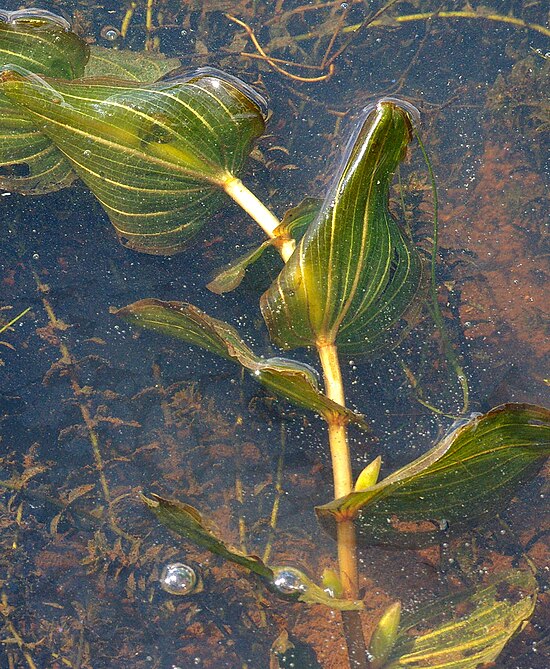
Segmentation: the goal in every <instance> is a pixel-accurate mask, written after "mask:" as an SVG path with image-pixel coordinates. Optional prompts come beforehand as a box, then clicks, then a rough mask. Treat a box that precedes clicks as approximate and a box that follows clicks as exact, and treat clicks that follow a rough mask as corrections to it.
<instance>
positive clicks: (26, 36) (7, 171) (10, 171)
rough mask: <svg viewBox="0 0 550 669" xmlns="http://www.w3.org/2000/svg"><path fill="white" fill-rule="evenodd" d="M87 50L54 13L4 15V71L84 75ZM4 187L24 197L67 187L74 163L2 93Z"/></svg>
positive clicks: (0, 34) (0, 17) (0, 19)
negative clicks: (8, 67) (10, 69)
mask: <svg viewBox="0 0 550 669" xmlns="http://www.w3.org/2000/svg"><path fill="white" fill-rule="evenodd" d="M87 59H88V46H87V45H86V43H85V42H84V41H83V40H82V39H80V37H78V36H77V35H75V34H74V33H72V32H70V27H69V24H68V23H67V22H66V21H65V20H64V19H61V18H60V17H58V16H56V15H55V14H51V13H50V12H45V11H43V10H37V9H28V10H21V11H17V12H4V11H2V12H1V13H0V70H2V69H4V68H5V67H6V66H8V65H9V66H10V67H16V68H24V69H26V70H30V71H31V72H34V73H36V74H42V75H45V76H51V77H61V78H65V79H73V78H76V77H80V76H82V74H83V73H84V66H85V64H86V61H87ZM0 117H1V118H2V124H1V126H0V188H2V189H4V190H12V191H15V192H18V193H23V194H25V195H29V194H41V193H48V192H51V191H55V190H59V189H60V188H64V187H65V186H68V185H69V184H70V183H71V182H72V181H73V180H74V179H75V177H76V175H75V173H74V172H73V170H72V167H71V165H70V163H69V162H68V161H67V160H66V159H65V157H64V156H63V154H62V153H61V152H60V151H59V150H58V149H57V148H56V147H55V145H54V144H52V142H51V140H50V139H49V138H48V137H47V136H46V135H44V134H42V132H41V131H40V129H39V128H38V127H37V125H36V124H35V122H34V121H33V120H32V119H30V118H29V116H28V115H27V114H26V113H25V112H24V111H23V110H21V109H20V108H18V107H16V106H14V105H13V104H12V102H11V101H9V100H8V99H7V98H6V97H5V96H4V95H3V93H2V92H1V91H0Z"/></svg>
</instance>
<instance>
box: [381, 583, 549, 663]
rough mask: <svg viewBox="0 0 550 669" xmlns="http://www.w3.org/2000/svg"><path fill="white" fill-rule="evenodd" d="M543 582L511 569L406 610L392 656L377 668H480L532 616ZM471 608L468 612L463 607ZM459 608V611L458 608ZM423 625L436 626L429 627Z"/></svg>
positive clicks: (491, 659)
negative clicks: (410, 611)
mask: <svg viewBox="0 0 550 669" xmlns="http://www.w3.org/2000/svg"><path fill="white" fill-rule="evenodd" d="M536 599H537V584H536V581H535V579H534V577H533V575H532V574H531V573H530V572H527V571H519V570H509V571H506V572H504V573H502V574H499V575H497V576H495V577H493V578H492V579H491V580H490V581H489V583H488V584H486V585H484V586H481V587H479V588H477V589H475V590H472V591H470V592H468V593H462V594H459V595H454V596H450V597H445V598H442V599H439V600H437V601H435V602H434V603H432V604H429V605H428V606H426V607H423V608H422V609H420V610H419V611H417V612H416V613H414V614H412V615H408V616H405V617H404V619H403V621H402V625H401V628H400V630H399V632H398V634H397V638H396V640H395V643H394V644H393V647H392V649H391V651H390V653H389V655H388V657H387V658H386V660H382V661H380V660H378V661H377V658H376V657H375V658H374V661H373V662H372V667H373V669H398V668H399V667H403V668H404V667H407V668H409V669H429V668H430V667H445V668H446V669H477V668H478V667H481V666H485V665H486V664H488V663H490V662H493V661H494V660H496V658H497V657H498V656H499V654H500V652H501V651H502V649H503V647H504V646H505V644H506V643H507V642H508V641H509V640H510V638H511V637H512V636H513V635H514V634H515V633H516V631H518V630H521V628H522V627H523V625H524V624H525V623H526V621H528V620H529V618H530V617H531V615H532V613H533V610H534V608H535V604H536ZM465 609H466V610H467V611H468V612H467V613H466V614H464V613H462V614H460V613H458V611H462V612H463V611H464V610H465ZM453 612H454V613H455V616H454V617H453V616H452V614H453ZM419 628H420V629H421V630H426V629H427V630H430V631H427V632H425V633H422V632H420V633H419Z"/></svg>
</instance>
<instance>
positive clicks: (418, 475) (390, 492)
mask: <svg viewBox="0 0 550 669" xmlns="http://www.w3.org/2000/svg"><path fill="white" fill-rule="evenodd" d="M549 454H550V411H549V410H547V409H544V408H541V407H537V406H534V405H530V404H505V405H503V406H500V407H497V408H496V409H493V410H492V411H489V413H486V414H484V415H477V416H475V417H474V418H473V419H471V420H470V421H469V422H467V423H466V424H463V425H461V426H459V427H457V428H456V429H455V430H454V431H452V432H451V433H450V434H448V435H447V436H446V437H444V438H443V440H442V441H441V442H440V443H439V444H437V445H436V446H435V447H434V448H432V449H431V450H430V451H428V452H427V453H425V454H424V455H422V456H421V457H420V458H418V459H417V460H414V461H413V462H411V463H410V464H408V465H406V466H405V467H402V468H401V469H399V470H398V471H396V472H395V473H393V474H391V475H390V476H388V477H387V478H385V479H383V480H382V481H380V482H379V483H377V484H376V485H374V486H372V487H370V488H368V489H367V490H363V491H361V492H352V493H350V494H349V495H346V496H345V497H342V498H340V499H337V500H335V501H333V502H330V503H329V504H325V505H324V506H321V507H317V509H316V512H317V515H318V518H319V519H320V520H321V522H322V524H323V525H324V526H325V527H327V528H328V529H329V530H330V531H331V532H333V533H334V527H333V525H334V522H335V521H338V520H340V519H343V518H354V519H355V526H356V530H357V533H358V537H359V538H360V541H361V543H363V544H367V545H371V544H373V543H374V544H376V543H379V544H390V545H407V544H413V545H414V544H419V543H427V542H429V541H434V540H441V539H442V537H444V536H446V533H447V529H449V530H450V531H453V530H454V529H459V530H460V529H463V528H464V526H466V525H471V524H473V523H476V522H479V521H480V520H481V519H483V518H484V517H486V516H487V515H489V514H494V513H497V512H499V511H502V510H504V509H505V508H506V507H507V505H508V503H509V502H510V500H511V498H512V497H513V496H514V494H515V493H516V491H517V488H518V486H519V485H520V484H521V483H523V482H525V481H527V480H529V479H530V478H532V477H533V476H534V475H535V474H536V472H537V471H538V470H539V468H540V467H541V465H542V463H543V462H544V460H545V459H546V458H547V457H548V455H549Z"/></svg>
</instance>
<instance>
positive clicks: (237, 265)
mask: <svg viewBox="0 0 550 669" xmlns="http://www.w3.org/2000/svg"><path fill="white" fill-rule="evenodd" d="M272 241H273V240H271V239H266V241H265V242H262V243H261V244H260V245H259V246H256V247H254V248H253V249H252V250H251V251H248V253H245V254H244V255H242V256H240V257H239V258H236V259H235V260H233V261H232V262H230V263H229V264H227V265H226V266H225V267H223V268H222V269H221V270H220V271H219V272H218V274H216V276H215V277H214V278H213V279H212V281H210V283H208V284H207V285H206V287H207V288H208V290H211V291H212V292H213V293H216V294H217V295H222V294H223V293H229V292H230V291H232V290H235V288H237V286H239V285H240V283H241V281H242V280H243V279H244V275H245V273H246V270H247V268H248V267H249V266H250V265H252V263H255V262H256V260H259V258H261V257H262V254H263V252H264V251H265V250H266V249H267V247H268V246H271V244H272Z"/></svg>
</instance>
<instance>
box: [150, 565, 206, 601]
mask: <svg viewBox="0 0 550 669" xmlns="http://www.w3.org/2000/svg"><path fill="white" fill-rule="evenodd" d="M159 580H160V587H161V588H162V589H163V590H164V591H165V592H168V593H170V594H171V595H189V594H191V593H192V592H195V590H196V589H197V586H198V584H199V578H198V577H197V574H196V572H195V570H194V569H193V568H192V567H190V566H189V565H187V564H183V562H171V563H170V564H167V565H164V567H163V569H162V573H161V575H160V579H159Z"/></svg>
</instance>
